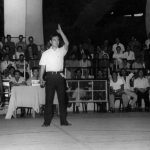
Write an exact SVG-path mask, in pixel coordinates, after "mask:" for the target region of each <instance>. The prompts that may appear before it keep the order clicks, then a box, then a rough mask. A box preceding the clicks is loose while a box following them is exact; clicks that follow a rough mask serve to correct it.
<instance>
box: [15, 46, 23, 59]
mask: <svg viewBox="0 0 150 150" xmlns="http://www.w3.org/2000/svg"><path fill="white" fill-rule="evenodd" d="M21 54H22V55H24V52H23V50H22V46H18V47H17V51H16V52H15V55H14V56H13V59H19V57H20V55H21Z"/></svg>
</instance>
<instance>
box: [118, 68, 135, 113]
mask: <svg viewBox="0 0 150 150" xmlns="http://www.w3.org/2000/svg"><path fill="white" fill-rule="evenodd" d="M133 76H134V74H133V73H130V74H129V75H127V72H126V70H125V69H122V70H121V77H120V78H121V79H122V80H123V84H124V93H125V94H126V95H127V97H126V98H127V99H123V100H124V101H123V106H124V108H125V109H126V110H127V111H128V104H129V105H130V106H131V109H132V110H133V109H134V108H135V107H136V101H137V95H136V93H135V92H134V91H133V88H131V86H130V80H131V79H132V78H133Z"/></svg>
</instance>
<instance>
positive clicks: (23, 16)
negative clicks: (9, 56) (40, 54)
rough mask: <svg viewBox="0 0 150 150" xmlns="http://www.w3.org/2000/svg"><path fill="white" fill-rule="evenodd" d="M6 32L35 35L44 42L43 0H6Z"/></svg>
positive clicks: (41, 42) (37, 40) (38, 41)
mask: <svg viewBox="0 0 150 150" xmlns="http://www.w3.org/2000/svg"><path fill="white" fill-rule="evenodd" d="M4 34H5V36H6V35H7V34H10V35H12V37H18V35H20V34H22V35H24V36H25V37H26V38H28V37H29V36H33V37H34V41H35V43H36V44H38V45H41V44H43V43H44V40H43V13H42V0H4Z"/></svg>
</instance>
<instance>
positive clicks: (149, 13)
mask: <svg viewBox="0 0 150 150" xmlns="http://www.w3.org/2000/svg"><path fill="white" fill-rule="evenodd" d="M145 20H146V32H147V34H148V33H149V32H150V0H147V3H146V18H145Z"/></svg>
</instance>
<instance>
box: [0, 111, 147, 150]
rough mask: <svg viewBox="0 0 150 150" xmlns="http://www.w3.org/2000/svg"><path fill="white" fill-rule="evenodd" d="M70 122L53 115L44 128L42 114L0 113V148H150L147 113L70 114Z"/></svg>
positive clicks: (40, 149)
mask: <svg viewBox="0 0 150 150" xmlns="http://www.w3.org/2000/svg"><path fill="white" fill-rule="evenodd" d="M68 120H69V121H70V122H71V123H72V126H68V127H65V126H60V124H59V118H58V117H57V116H55V117H54V119H53V122H52V124H51V126H50V127H47V128H43V127H41V124H42V122H43V118H42V117H37V118H35V119H32V118H24V119H21V118H17V119H12V120H5V119H4V117H3V116H1V117H0V150H150V113H144V112H141V113H133V112H132V113H114V114H112V113H87V114H84V113H80V114H69V115H68Z"/></svg>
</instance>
